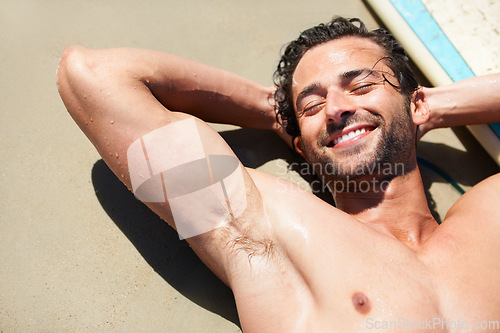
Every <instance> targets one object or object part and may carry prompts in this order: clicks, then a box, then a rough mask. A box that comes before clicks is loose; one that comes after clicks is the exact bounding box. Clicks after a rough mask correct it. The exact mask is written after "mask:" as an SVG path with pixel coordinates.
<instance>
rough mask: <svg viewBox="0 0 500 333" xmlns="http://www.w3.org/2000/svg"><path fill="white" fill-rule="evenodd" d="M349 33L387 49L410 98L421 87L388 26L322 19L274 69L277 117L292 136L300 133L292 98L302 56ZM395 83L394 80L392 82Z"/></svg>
mask: <svg viewBox="0 0 500 333" xmlns="http://www.w3.org/2000/svg"><path fill="white" fill-rule="evenodd" d="M347 36H354V37H361V38H367V39H369V40H372V41H374V42H375V43H377V45H379V46H380V47H381V48H382V49H383V50H384V51H385V52H386V53H387V54H386V58H388V59H389V61H387V65H388V66H389V67H390V68H391V70H392V71H393V72H394V74H395V76H396V78H397V79H398V81H399V87H396V88H398V89H399V90H400V93H401V94H402V95H404V96H406V97H407V100H408V101H410V97H411V94H412V93H413V92H414V91H415V90H416V89H417V88H418V82H417V80H416V79H415V75H414V74H413V72H412V70H411V68H410V66H409V64H408V56H407V54H406V52H405V50H404V49H403V47H402V46H401V44H400V43H399V42H398V41H397V40H396V38H394V36H393V35H392V34H390V33H389V32H388V31H387V30H384V29H375V30H372V31H369V30H368V29H367V28H366V26H365V24H364V23H363V22H362V21H361V20H360V19H357V18H352V19H346V18H343V17H336V18H334V19H333V20H332V21H330V22H329V23H326V24H323V23H322V24H319V25H317V26H315V27H313V28H310V29H308V30H305V31H304V32H302V33H301V34H300V36H299V38H297V39H296V40H294V41H292V42H290V44H288V45H287V46H286V48H285V51H284V52H283V56H282V57H281V59H280V61H279V64H278V68H277V69H276V71H275V72H274V83H275V85H276V87H277V89H276V92H275V93H274V100H275V105H276V118H277V121H278V123H280V124H281V125H282V126H283V127H285V129H286V132H287V133H288V134H290V135H291V136H292V137H297V136H299V135H300V128H299V124H298V122H297V116H296V114H295V108H294V106H293V101H292V77H293V74H294V72H295V69H296V67H297V65H298V63H299V61H300V59H301V58H302V56H303V55H304V54H305V53H306V52H307V51H308V50H309V49H311V48H312V47H314V46H317V45H320V44H323V43H326V42H329V41H332V40H335V39H340V38H342V37H347ZM389 83H390V82H389ZM391 85H393V84H392V83H391ZM393 86H394V85H393Z"/></svg>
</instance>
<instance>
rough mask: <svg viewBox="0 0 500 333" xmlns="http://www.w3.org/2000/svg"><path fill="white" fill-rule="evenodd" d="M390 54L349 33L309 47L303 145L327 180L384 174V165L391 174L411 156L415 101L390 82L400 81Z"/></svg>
mask: <svg viewBox="0 0 500 333" xmlns="http://www.w3.org/2000/svg"><path fill="white" fill-rule="evenodd" d="M384 56H385V54H384V52H383V51H382V49H381V48H380V47H379V46H378V45H376V44H375V43H374V42H372V41H370V40H367V39H364V38H356V37H345V38H341V39H338V40H334V41H331V42H328V43H325V44H322V45H318V46H316V47H314V48H312V49H311V50H309V51H307V52H306V53H305V54H304V56H303V58H302V59H301V60H300V62H299V64H298V66H297V68H296V70H295V73H294V76H293V86H292V95H293V101H294V103H295V107H296V114H297V120H298V123H299V126H300V130H301V136H300V138H299V142H298V143H297V146H298V147H299V149H300V148H301V149H300V150H301V151H302V153H303V155H304V157H305V158H306V159H307V160H308V162H309V163H311V164H313V166H314V169H315V170H316V172H317V173H318V174H319V175H322V176H323V177H326V179H332V178H333V179H339V180H344V181H345V180H346V179H347V180H349V179H352V180H356V179H358V180H359V179H367V177H372V176H374V177H375V178H380V177H379V176H380V175H374V173H376V171H377V170H380V168H384V175H386V176H387V174H386V172H388V171H391V170H387V168H394V167H395V163H399V162H401V163H404V164H405V165H407V164H408V161H409V160H410V156H411V152H412V150H413V149H414V135H413V131H414V127H413V123H412V120H411V116H410V115H409V104H408V103H406V102H405V98H404V96H402V95H401V94H400V93H399V91H398V90H397V89H396V88H394V87H393V86H391V84H389V83H388V82H387V80H389V81H390V82H391V83H393V84H394V85H396V86H399V83H398V81H397V79H396V78H395V76H394V74H393V72H392V70H391V69H390V68H389V67H388V66H387V61H390V60H388V59H382V58H384ZM384 76H385V78H386V79H387V80H386V79H385V78H384ZM390 165H392V166H390ZM377 167H378V168H379V169H377ZM373 170H375V171H373ZM399 172H401V170H399ZM405 172H406V170H405ZM393 176H394V175H393ZM386 178H388V177H386Z"/></svg>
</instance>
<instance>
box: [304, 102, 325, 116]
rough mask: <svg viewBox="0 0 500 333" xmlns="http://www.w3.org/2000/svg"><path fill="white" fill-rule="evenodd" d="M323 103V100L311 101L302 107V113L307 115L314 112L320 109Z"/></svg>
mask: <svg viewBox="0 0 500 333" xmlns="http://www.w3.org/2000/svg"><path fill="white" fill-rule="evenodd" d="M324 104H325V102H323V101H315V102H311V103H309V104H307V105H306V106H305V107H304V109H303V113H307V114H308V115H311V114H315V113H316V112H318V111H320V110H321V108H322V107H323V105H324Z"/></svg>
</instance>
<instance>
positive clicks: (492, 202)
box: [445, 174, 500, 226]
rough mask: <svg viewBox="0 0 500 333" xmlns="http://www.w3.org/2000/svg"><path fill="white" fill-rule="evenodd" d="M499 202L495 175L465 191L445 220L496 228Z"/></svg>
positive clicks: (498, 182) (499, 179) (499, 182)
mask: <svg viewBox="0 0 500 333" xmlns="http://www.w3.org/2000/svg"><path fill="white" fill-rule="evenodd" d="M499 202H500V174H496V175H493V176H491V177H489V178H487V179H485V180H483V181H482V182H480V183H478V184H477V185H476V186H474V187H473V188H471V189H470V190H469V191H467V192H466V193H465V194H464V195H463V196H462V197H461V198H460V199H459V200H458V201H457V202H456V203H455V204H454V205H453V206H452V207H451V208H450V210H449V211H448V214H447V215H446V218H445V220H448V219H452V218H453V219H455V220H463V221H469V222H470V223H472V222H473V223H474V224H475V225H477V224H481V225H485V224H487V225H490V224H493V225H496V226H498V225H499V223H500V206H499V205H498V203H499ZM469 222H467V223H469ZM493 225H492V226H493Z"/></svg>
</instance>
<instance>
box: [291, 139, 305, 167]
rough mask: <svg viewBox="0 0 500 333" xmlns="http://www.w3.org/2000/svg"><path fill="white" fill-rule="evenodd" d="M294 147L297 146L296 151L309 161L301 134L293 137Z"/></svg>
mask: <svg viewBox="0 0 500 333" xmlns="http://www.w3.org/2000/svg"><path fill="white" fill-rule="evenodd" d="M293 147H294V148H295V151H296V152H297V153H298V154H299V155H300V156H302V157H303V158H304V159H305V160H306V161H307V157H306V154H305V151H304V144H303V143H302V140H301V139H300V136H296V137H294V138H293ZM307 162H309V161H307Z"/></svg>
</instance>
